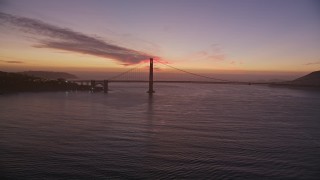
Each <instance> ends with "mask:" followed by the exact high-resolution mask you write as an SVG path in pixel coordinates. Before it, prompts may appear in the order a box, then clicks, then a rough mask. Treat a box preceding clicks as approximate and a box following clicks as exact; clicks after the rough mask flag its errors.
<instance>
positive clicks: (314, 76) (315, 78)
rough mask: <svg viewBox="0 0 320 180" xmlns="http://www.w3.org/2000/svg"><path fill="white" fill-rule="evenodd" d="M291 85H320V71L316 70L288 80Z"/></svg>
mask: <svg viewBox="0 0 320 180" xmlns="http://www.w3.org/2000/svg"><path fill="white" fill-rule="evenodd" d="M288 83H289V84H291V85H298V86H317V87H320V71H314V72H312V73H310V74H307V75H305V76H302V77H300V78H298V79H295V80H293V81H289V82H288Z"/></svg>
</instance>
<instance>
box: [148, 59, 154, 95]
mask: <svg viewBox="0 0 320 180" xmlns="http://www.w3.org/2000/svg"><path fill="white" fill-rule="evenodd" d="M147 93H149V94H150V95H151V94H153V93H154V90H153V58H150V69H149V90H148V92H147Z"/></svg>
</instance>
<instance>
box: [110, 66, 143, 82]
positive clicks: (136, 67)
mask: <svg viewBox="0 0 320 180" xmlns="http://www.w3.org/2000/svg"><path fill="white" fill-rule="evenodd" d="M142 65H145V64H144V63H142V64H138V65H136V66H135V67H133V68H131V69H129V70H127V71H125V72H123V73H120V74H117V75H115V76H112V77H110V78H108V80H109V81H110V80H114V79H116V78H119V77H121V76H124V75H126V74H128V73H130V72H132V71H134V70H135V69H138V68H139V67H141V66H142Z"/></svg>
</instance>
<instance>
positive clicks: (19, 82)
mask: <svg viewBox="0 0 320 180" xmlns="http://www.w3.org/2000/svg"><path fill="white" fill-rule="evenodd" d="M66 74H67V73H66ZM66 74H65V75H66ZM69 77H70V76H69ZM88 89H89V86H81V85H78V84H76V83H73V82H70V81H67V80H66V79H64V78H58V79H55V80H53V79H47V78H41V77H36V76H30V75H26V74H23V73H12V72H2V71H0V94H4V93H14V92H40V91H71V90H88Z"/></svg>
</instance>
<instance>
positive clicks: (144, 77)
mask: <svg viewBox="0 0 320 180" xmlns="http://www.w3.org/2000/svg"><path fill="white" fill-rule="evenodd" d="M148 63H149V66H145V65H146V63H141V64H138V65H137V66H135V67H133V68H131V69H129V70H126V71H124V72H122V73H119V74H116V75H113V76H111V77H108V78H106V79H104V80H74V81H73V82H75V83H78V84H80V85H87V86H90V87H91V90H94V89H95V88H96V87H97V86H98V85H100V86H102V87H103V91H104V92H105V93H108V91H109V84H110V83H148V84H149V89H148V91H147V93H149V94H153V93H154V92H155V90H154V86H153V85H154V83H202V84H248V85H251V84H268V83H259V82H254V83H252V82H245V81H231V80H226V79H220V78H214V77H210V76H207V75H204V74H198V73H193V72H190V71H187V70H183V69H180V68H177V67H175V66H172V65H169V64H168V63H164V62H161V61H159V60H154V59H153V58H150V59H149V62H148ZM155 65H162V66H165V67H167V68H168V69H171V70H174V71H175V73H174V72H171V73H170V72H161V71H158V72H157V73H155V68H154V66H155ZM156 70H158V67H156ZM177 72H179V73H177ZM186 75H188V76H189V78H186ZM190 77H191V78H190Z"/></svg>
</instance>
